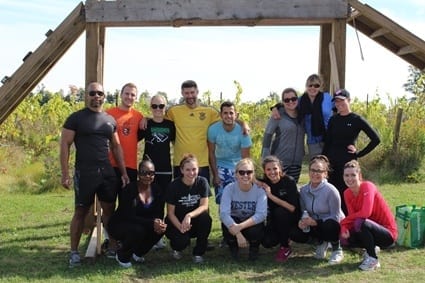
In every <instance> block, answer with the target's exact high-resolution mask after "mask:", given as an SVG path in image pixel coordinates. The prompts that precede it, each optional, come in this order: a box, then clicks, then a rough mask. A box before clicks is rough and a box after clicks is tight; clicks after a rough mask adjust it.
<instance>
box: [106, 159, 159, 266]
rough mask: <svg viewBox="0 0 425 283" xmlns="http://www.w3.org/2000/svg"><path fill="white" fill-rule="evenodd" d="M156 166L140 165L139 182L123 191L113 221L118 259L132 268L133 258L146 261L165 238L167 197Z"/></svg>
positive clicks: (111, 232)
mask: <svg viewBox="0 0 425 283" xmlns="http://www.w3.org/2000/svg"><path fill="white" fill-rule="evenodd" d="M154 177H155V167H154V165H153V163H152V162H151V161H149V160H143V161H142V162H140V164H139V170H138V180H137V182H132V183H130V184H129V185H128V186H127V187H126V188H124V189H123V191H122V192H121V197H120V199H119V205H118V209H117V210H116V211H115V212H114V214H113V215H112V217H111V220H110V221H109V233H110V234H111V236H112V237H114V239H116V240H117V241H119V242H120V243H121V246H120V247H119V249H118V250H117V253H116V260H117V262H118V263H119V265H120V266H122V267H125V268H129V267H131V259H133V260H134V261H135V262H137V263H142V262H144V260H145V259H144V256H145V254H146V253H147V252H148V251H149V250H150V249H151V248H152V247H153V246H154V245H155V244H156V243H157V242H158V240H159V239H160V238H161V237H162V236H163V235H164V233H165V230H166V228H167V225H166V224H165V223H164V222H163V220H162V219H163V217H164V196H163V195H161V190H160V189H159V187H157V186H156V185H155V184H153V180H154Z"/></svg>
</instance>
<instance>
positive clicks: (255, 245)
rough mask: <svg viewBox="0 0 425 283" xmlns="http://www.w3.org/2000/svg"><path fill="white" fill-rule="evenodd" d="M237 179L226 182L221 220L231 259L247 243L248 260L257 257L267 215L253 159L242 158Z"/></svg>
mask: <svg viewBox="0 0 425 283" xmlns="http://www.w3.org/2000/svg"><path fill="white" fill-rule="evenodd" d="M235 172H236V175H235V177H236V182H233V183H230V184H228V185H227V186H226V187H225V188H224V191H223V195H222V197H221V202H220V219H221V222H222V230H223V235H224V240H225V241H226V243H227V244H228V246H229V249H230V252H231V255H232V257H233V259H235V260H237V259H238V257H239V248H246V247H248V246H249V260H252V261H255V260H257V258H258V251H259V246H260V243H261V240H262V238H263V236H264V220H265V219H266V216H267V196H266V193H265V192H264V190H263V189H262V188H260V187H259V186H258V185H256V184H255V183H254V182H255V177H254V174H255V170H254V162H253V161H252V159H250V158H244V159H242V160H240V161H239V162H238V163H237V164H236V170H235Z"/></svg>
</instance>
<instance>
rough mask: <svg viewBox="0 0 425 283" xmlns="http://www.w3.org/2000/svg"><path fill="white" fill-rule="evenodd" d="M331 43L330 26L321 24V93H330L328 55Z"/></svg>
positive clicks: (329, 63) (329, 62)
mask: <svg viewBox="0 0 425 283" xmlns="http://www.w3.org/2000/svg"><path fill="white" fill-rule="evenodd" d="M331 41H332V25H331V24H322V25H321V26H320V43H319V75H320V76H321V78H322V80H323V85H322V90H323V91H330V85H331V58H330V54H329V44H330V43H331Z"/></svg>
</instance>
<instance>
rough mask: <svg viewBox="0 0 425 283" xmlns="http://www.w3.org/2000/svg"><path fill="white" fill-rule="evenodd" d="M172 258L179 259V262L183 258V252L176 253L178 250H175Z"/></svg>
mask: <svg viewBox="0 0 425 283" xmlns="http://www.w3.org/2000/svg"><path fill="white" fill-rule="evenodd" d="M171 256H172V257H173V258H174V259H177V260H179V259H181V258H182V257H183V255H182V252H179V251H176V250H173V251H172V252H171Z"/></svg>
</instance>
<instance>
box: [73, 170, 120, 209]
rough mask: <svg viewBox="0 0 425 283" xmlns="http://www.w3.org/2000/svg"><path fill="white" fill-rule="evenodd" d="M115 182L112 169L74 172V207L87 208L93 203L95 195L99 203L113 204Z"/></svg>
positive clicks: (115, 195)
mask: <svg viewBox="0 0 425 283" xmlns="http://www.w3.org/2000/svg"><path fill="white" fill-rule="evenodd" d="M117 182H118V180H117V176H116V174H115V171H114V169H113V168H112V167H101V168H94V169H84V170H75V174H74V191H75V206H84V207H89V206H90V205H92V204H93V202H94V196H95V194H97V197H98V198H99V200H100V201H104V202H109V203H113V202H115V200H116V197H117V193H116V189H115V188H116V186H117Z"/></svg>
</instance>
